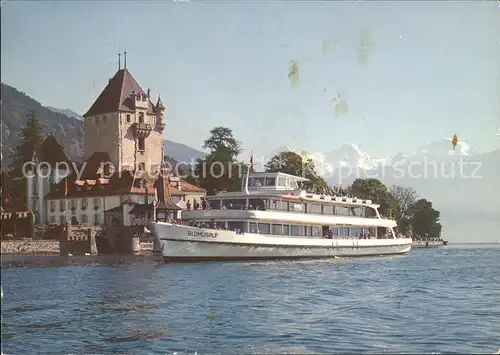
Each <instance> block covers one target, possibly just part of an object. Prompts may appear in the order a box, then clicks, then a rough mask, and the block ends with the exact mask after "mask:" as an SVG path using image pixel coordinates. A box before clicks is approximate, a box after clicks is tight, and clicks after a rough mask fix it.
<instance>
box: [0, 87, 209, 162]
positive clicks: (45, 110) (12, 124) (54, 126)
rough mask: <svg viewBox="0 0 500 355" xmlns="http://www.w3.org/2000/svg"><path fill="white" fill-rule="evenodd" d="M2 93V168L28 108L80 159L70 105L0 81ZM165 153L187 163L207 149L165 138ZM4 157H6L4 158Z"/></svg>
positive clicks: (77, 119)
mask: <svg viewBox="0 0 500 355" xmlns="http://www.w3.org/2000/svg"><path fill="white" fill-rule="evenodd" d="M1 93H2V139H3V141H2V145H3V151H2V168H3V169H6V168H8V165H9V163H10V161H11V159H10V157H11V155H12V153H13V152H14V149H15V147H16V146H17V144H18V142H19V132H20V131H21V128H22V127H24V125H25V124H26V121H27V120H28V117H29V116H30V112H31V111H34V112H35V113H36V117H37V119H38V120H39V121H40V124H41V126H42V130H43V132H44V134H49V133H53V134H54V136H55V138H56V139H57V141H58V142H59V143H60V144H61V145H62V146H63V147H64V150H65V151H66V153H67V154H68V155H69V157H70V158H71V159H72V160H75V161H81V160H82V159H83V120H82V119H81V118H82V117H81V116H80V115H78V114H77V113H75V112H74V111H72V110H70V109H64V110H61V109H56V108H53V107H46V106H43V105H42V104H41V103H40V102H38V101H36V100H35V99H33V98H31V97H29V96H28V95H26V94H25V93H23V92H21V91H19V90H17V89H15V88H13V87H12V86H9V85H6V84H3V83H2V84H1ZM164 144H165V155H169V156H171V157H172V158H173V159H174V160H176V161H178V162H187V163H189V162H190V161H191V160H192V159H193V161H194V160H196V159H197V158H199V157H201V156H204V155H206V153H204V152H202V151H200V150H197V149H194V148H191V147H189V146H187V145H185V144H182V143H176V142H172V141H170V140H165V141H164ZM3 158H5V160H4V159H3Z"/></svg>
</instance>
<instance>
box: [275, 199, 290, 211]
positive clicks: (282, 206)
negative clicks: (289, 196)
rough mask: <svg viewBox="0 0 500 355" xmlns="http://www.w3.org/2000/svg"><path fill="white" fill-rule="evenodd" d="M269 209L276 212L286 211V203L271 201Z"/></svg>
mask: <svg viewBox="0 0 500 355" xmlns="http://www.w3.org/2000/svg"><path fill="white" fill-rule="evenodd" d="M271 209H274V210H276V211H288V201H281V200H272V202H271Z"/></svg>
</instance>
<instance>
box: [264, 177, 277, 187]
mask: <svg viewBox="0 0 500 355" xmlns="http://www.w3.org/2000/svg"><path fill="white" fill-rule="evenodd" d="M266 186H276V178H275V177H266Z"/></svg>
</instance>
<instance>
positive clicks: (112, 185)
mask: <svg viewBox="0 0 500 355" xmlns="http://www.w3.org/2000/svg"><path fill="white" fill-rule="evenodd" d="M141 181H142V180H141V179H134V173H133V172H129V171H122V172H115V173H114V174H113V175H112V176H111V177H110V178H109V179H97V180H90V179H87V180H76V174H73V175H72V176H70V177H69V178H68V195H67V196H66V197H67V198H78V197H98V196H116V195H126V194H137V195H143V194H145V193H146V189H145V188H144V187H143V186H142V183H141ZM98 182H99V183H98ZM64 184H65V181H64V180H62V181H61V182H60V183H59V184H57V185H55V186H53V188H52V191H50V192H49V193H48V194H47V196H46V198H47V199H62V198H64V197H65V196H64ZM167 184H168V183H167V181H165V182H164V187H165V190H166V188H167ZM147 192H148V195H154V194H155V188H154V180H152V179H149V181H148V183H147ZM168 192H169V195H170V196H185V195H186V193H185V192H183V191H179V190H177V189H176V188H174V187H172V186H170V189H169V191H168Z"/></svg>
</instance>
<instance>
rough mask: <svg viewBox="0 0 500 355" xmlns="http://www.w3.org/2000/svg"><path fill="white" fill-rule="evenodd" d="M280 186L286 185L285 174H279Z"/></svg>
mask: <svg viewBox="0 0 500 355" xmlns="http://www.w3.org/2000/svg"><path fill="white" fill-rule="evenodd" d="M278 186H279V187H286V178H285V177H284V176H278Z"/></svg>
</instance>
